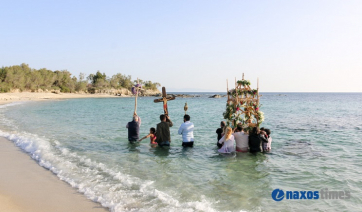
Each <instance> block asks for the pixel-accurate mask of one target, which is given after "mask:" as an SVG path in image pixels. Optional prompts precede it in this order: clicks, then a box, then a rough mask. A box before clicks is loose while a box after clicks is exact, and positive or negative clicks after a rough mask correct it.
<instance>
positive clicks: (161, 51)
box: [0, 0, 362, 92]
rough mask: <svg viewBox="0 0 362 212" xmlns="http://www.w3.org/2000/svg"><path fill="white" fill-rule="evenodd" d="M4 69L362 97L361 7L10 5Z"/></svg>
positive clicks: (304, 2)
mask: <svg viewBox="0 0 362 212" xmlns="http://www.w3.org/2000/svg"><path fill="white" fill-rule="evenodd" d="M0 8H1V12H0V30H1V32H0V66H12V65H20V64H21V63H26V64H29V66H30V67H31V68H34V69H40V68H47V69H49V70H53V71H55V70H68V71H69V72H71V73H72V74H73V75H74V76H77V77H78V76H79V74H80V73H85V74H86V76H87V75H89V74H91V73H96V72H97V71H98V70H99V71H100V72H102V73H105V74H106V75H107V76H112V75H114V74H116V73H122V74H125V75H131V76H132V78H133V79H136V78H137V77H138V78H140V79H142V80H151V81H152V82H159V83H161V85H162V86H165V87H166V89H167V91H174V92H175V91H178V92H182V91H226V80H227V79H228V80H229V89H230V88H232V87H233V86H234V82H235V77H236V78H237V79H241V78H242V73H244V74H245V79H248V80H250V81H251V83H252V87H253V88H254V87H256V82H257V78H259V88H260V91H261V92H362V83H361V79H362V12H361V11H362V1H361V0H355V1H354V0H339V1H336V0H293V1H290V0H285V1H283V0H265V1H262V0H253V1H251V0H250V1H245V0H219V1H214V0H193V1H188V0H178V1H176V0H162V1H161V0H143V1H139V0H127V1H126V0H123V1H121V0H115V1H112V0H108V1H100V0H99V1H94V0H87V1H82V0H79V1H73V0H72V1H68V0H59V1H55V0H53V1H51V0H43V1H38V0H32V1H28V0H27V1H18V0H11V1H8V0H0Z"/></svg>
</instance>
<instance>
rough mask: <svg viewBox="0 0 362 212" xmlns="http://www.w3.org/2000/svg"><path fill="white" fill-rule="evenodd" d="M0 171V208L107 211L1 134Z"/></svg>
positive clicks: (11, 209) (6, 209)
mask: <svg viewBox="0 0 362 212" xmlns="http://www.w3.org/2000/svg"><path fill="white" fill-rule="evenodd" d="M0 170H1V174H0V211H14V212H18V211H21V212H28V211H29V212H32V211H34V212H35V211H74V212H82V211H94V212H101V211H103V212H105V211H108V209H107V208H105V207H103V206H101V204H100V203H97V202H93V201H91V200H89V199H87V198H86V197H85V196H84V195H83V194H81V193H79V192H78V191H77V190H76V189H75V188H72V187H71V186H70V185H69V184H68V183H66V182H64V181H62V180H60V179H59V178H58V177H57V176H56V175H55V174H53V173H52V172H51V171H49V170H48V169H45V168H43V167H41V166H39V164H38V163H36V161H34V160H33V159H32V158H31V157H30V156H29V155H28V154H26V153H24V152H23V151H22V150H21V149H20V148H18V147H17V146H16V145H15V144H14V143H13V142H11V141H10V140H8V139H6V138H4V137H0Z"/></svg>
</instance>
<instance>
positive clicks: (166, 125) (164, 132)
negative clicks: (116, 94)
mask: <svg viewBox="0 0 362 212" xmlns="http://www.w3.org/2000/svg"><path fill="white" fill-rule="evenodd" d="M190 119H191V118H190V116H189V115H184V123H182V124H181V126H180V128H179V130H178V134H180V135H182V146H183V147H193V146H194V124H193V123H192V122H190ZM160 121H161V122H160V123H158V124H157V127H156V129H155V128H153V127H152V128H150V133H149V134H148V135H146V136H145V137H143V138H141V139H139V129H140V126H141V118H140V117H139V116H138V115H137V114H136V113H135V114H134V115H133V120H132V121H131V122H128V124H127V126H126V127H127V128H128V141H129V142H130V143H134V142H137V141H142V140H143V139H146V138H150V144H151V145H158V146H170V143H171V134H170V127H172V126H173V123H172V121H171V119H170V117H169V116H168V115H163V114H162V115H160Z"/></svg>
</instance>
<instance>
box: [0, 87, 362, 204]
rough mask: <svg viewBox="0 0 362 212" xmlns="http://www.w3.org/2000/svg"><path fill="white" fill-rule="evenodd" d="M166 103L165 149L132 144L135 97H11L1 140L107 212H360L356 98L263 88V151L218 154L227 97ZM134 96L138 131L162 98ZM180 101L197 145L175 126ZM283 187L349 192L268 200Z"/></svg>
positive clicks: (2, 111) (360, 126)
mask: <svg viewBox="0 0 362 212" xmlns="http://www.w3.org/2000/svg"><path fill="white" fill-rule="evenodd" d="M195 95H200V97H194V98H177V99H176V100H173V101H169V103H168V106H169V113H170V117H171V119H172V121H173V123H174V126H173V127H172V128H171V137H172V143H171V147H170V148H160V147H157V148H153V147H151V146H150V145H149V139H145V140H144V141H142V142H141V143H139V144H135V145H131V144H129V143H128V140H127V129H126V124H127V122H129V121H131V119H132V114H133V110H134V98H91V99H69V100H55V101H41V102H24V103H13V104H10V105H5V106H1V107H0V136H4V137H6V138H8V139H9V140H11V141H12V142H14V143H15V144H16V145H17V146H18V147H19V148H21V149H22V150H23V151H24V152H26V153H27V154H29V155H30V156H31V157H32V158H33V159H34V160H35V161H36V162H37V163H38V164H39V165H40V166H43V167H45V168H47V169H49V170H50V171H51V172H53V173H54V174H56V175H57V176H58V177H59V179H60V180H64V181H66V182H67V183H69V184H70V185H71V186H73V187H75V188H76V189H77V190H78V191H79V192H80V193H83V194H84V195H85V196H86V197H87V198H89V199H91V200H93V201H96V202H100V203H101V204H102V205H103V206H104V207H107V208H109V210H110V211H311V210H315V211H334V210H338V211H359V210H360V206H361V204H362V195H361V194H362V182H361V176H362V163H361V162H362V145H361V142H362V94H361V93H264V94H263V96H262V98H261V104H262V106H261V108H260V110H261V111H263V112H264V113H265V122H264V123H263V124H262V126H264V127H266V128H270V129H271V131H272V134H271V136H272V138H273V142H272V151H271V153H268V154H262V153H260V154H257V155H253V154H249V153H234V154H229V155H222V154H219V153H218V152H217V148H216V141H217V140H216V138H217V134H216V133H215V131H216V129H217V128H218V127H219V124H220V121H222V120H223V116H222V113H223V112H224V111H225V105H226V98H219V99H214V98H208V97H209V96H210V95H211V94H207V93H206V94H205V93H195ZM153 99H154V97H140V98H139V99H138V110H137V113H138V115H139V116H140V117H141V118H142V125H141V129H140V134H141V137H143V136H145V135H147V134H148V132H149V128H150V127H156V124H157V123H159V122H160V121H159V115H160V114H162V113H163V108H162V103H154V102H153ZM185 102H187V104H188V106H189V110H188V111H187V113H188V114H189V115H190V116H191V121H192V122H193V123H194V125H195V131H194V136H195V146H194V147H193V148H182V147H181V142H182V140H181V136H180V135H178V134H177V130H178V128H179V126H180V125H181V123H182V122H183V115H184V114H185V112H184V110H183V106H184V104H185ZM277 188H278V189H282V190H284V191H320V190H321V189H324V188H328V189H329V190H330V191H331V190H332V191H349V192H350V193H351V198H350V199H321V198H319V199H311V200H309V199H300V200H290V199H289V200H288V199H286V198H284V199H283V200H282V201H275V200H274V199H273V198H272V196H271V194H272V192H273V190H274V189H277Z"/></svg>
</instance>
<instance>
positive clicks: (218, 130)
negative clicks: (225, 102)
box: [216, 121, 226, 149]
mask: <svg viewBox="0 0 362 212" xmlns="http://www.w3.org/2000/svg"><path fill="white" fill-rule="evenodd" d="M225 125H226V124H225V122H224V121H222V122H221V123H220V128H218V129H217V130H216V133H217V142H216V145H217V147H218V148H219V149H220V148H221V147H222V144H220V143H219V140H220V139H221V138H222V136H223V135H224V134H223V132H224V130H223V129H224V127H225Z"/></svg>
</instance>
